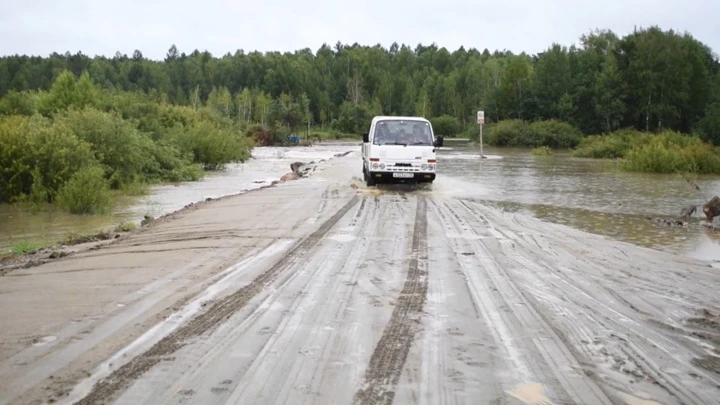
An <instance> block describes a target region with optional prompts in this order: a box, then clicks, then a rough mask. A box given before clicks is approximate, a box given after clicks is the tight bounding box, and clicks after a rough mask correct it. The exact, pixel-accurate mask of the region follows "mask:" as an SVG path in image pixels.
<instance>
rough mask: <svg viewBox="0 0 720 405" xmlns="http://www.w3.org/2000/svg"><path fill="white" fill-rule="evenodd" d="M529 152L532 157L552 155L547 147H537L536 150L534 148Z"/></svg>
mask: <svg viewBox="0 0 720 405" xmlns="http://www.w3.org/2000/svg"><path fill="white" fill-rule="evenodd" d="M531 152H532V154H533V155H536V156H549V155H552V149H550V147H549V146H539V147H537V148H534V149H533V150H532V151H531Z"/></svg>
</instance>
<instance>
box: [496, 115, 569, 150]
mask: <svg viewBox="0 0 720 405" xmlns="http://www.w3.org/2000/svg"><path fill="white" fill-rule="evenodd" d="M581 139H582V133H581V132H580V130H579V129H577V128H575V127H574V126H572V125H571V124H568V123H566V122H562V121H557V120H547V121H535V122H533V123H528V122H526V121H523V120H518V119H513V120H504V121H499V122H496V123H493V124H490V125H488V130H487V142H488V144H490V145H495V146H512V147H526V148H536V147H539V146H548V147H550V148H573V147H575V146H577V144H578V143H579V142H580V140H581Z"/></svg>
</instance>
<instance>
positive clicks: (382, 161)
mask: <svg viewBox="0 0 720 405" xmlns="http://www.w3.org/2000/svg"><path fill="white" fill-rule="evenodd" d="M442 145H443V137H442V136H438V137H437V138H436V137H435V134H434V133H433V129H432V124H430V121H428V120H427V119H425V118H423V117H404V116H376V117H373V119H372V122H371V124H370V130H369V131H368V132H367V133H365V134H363V144H362V161H363V178H364V179H365V183H366V184H367V185H368V186H374V185H376V184H379V183H408V182H413V183H432V182H433V181H434V180H435V173H436V168H437V160H436V156H435V151H436V149H437V148H439V147H442Z"/></svg>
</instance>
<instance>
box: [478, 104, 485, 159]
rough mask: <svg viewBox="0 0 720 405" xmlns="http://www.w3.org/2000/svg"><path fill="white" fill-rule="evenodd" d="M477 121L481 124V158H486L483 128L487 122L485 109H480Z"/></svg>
mask: <svg viewBox="0 0 720 405" xmlns="http://www.w3.org/2000/svg"><path fill="white" fill-rule="evenodd" d="M477 123H478V125H480V160H481V161H482V159H484V158H485V155H484V154H483V136H482V130H483V124H484V123H485V111H483V110H479V111H478V112H477Z"/></svg>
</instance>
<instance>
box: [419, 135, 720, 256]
mask: <svg viewBox="0 0 720 405" xmlns="http://www.w3.org/2000/svg"><path fill="white" fill-rule="evenodd" d="M483 152H484V153H485V154H486V155H495V156H497V157H499V159H482V160H481V159H479V158H478V153H477V151H475V150H472V149H469V148H468V149H466V150H464V151H463V150H460V149H459V148H455V149H453V150H452V151H447V152H445V151H443V152H442V153H441V155H440V156H439V157H438V167H439V177H438V179H439V181H437V184H436V185H435V186H434V187H433V192H437V193H442V194H447V195H452V196H457V197H463V198H470V199H482V200H484V201H490V202H494V203H496V204H497V205H499V206H501V207H503V208H505V209H508V210H520V211H523V212H526V213H528V214H531V215H534V216H536V217H539V218H542V219H546V220H549V221H552V222H555V223H560V224H564V225H568V226H572V227H574V228H578V229H582V230H584V231H588V232H593V233H598V234H603V235H607V236H611V237H614V238H616V239H619V240H624V241H627V242H631V243H634V244H637V245H641V246H645V247H652V248H659V249H663V250H670V251H674V252H679V253H683V254H688V255H690V256H693V257H697V258H701V259H710V260H720V241H719V240H718V239H719V238H718V236H720V233H715V232H713V231H711V230H708V229H707V228H705V227H703V226H701V225H699V222H698V220H699V219H700V214H699V213H700V211H701V209H700V208H701V207H700V205H702V204H703V202H704V201H706V200H707V199H709V198H711V197H712V196H713V195H720V179H719V178H717V177H701V178H697V179H693V180H694V182H695V183H697V184H698V185H699V187H700V189H701V190H702V191H697V190H695V189H694V188H693V187H692V186H690V185H689V184H688V183H687V181H686V180H684V179H683V178H682V177H681V176H678V175H658V174H643V173H627V172H622V171H620V170H618V169H617V167H616V163H615V162H612V161H607V160H595V159H579V158H573V157H571V156H569V154H561V153H556V154H554V155H551V156H533V155H532V154H530V153H529V151H526V150H512V149H493V148H485V150H484V151H483ZM688 205H697V206H698V211H697V212H696V214H695V215H694V216H693V218H692V219H691V220H690V223H689V225H687V226H684V227H681V226H668V225H666V224H663V223H658V222H657V221H654V220H649V219H648V217H653V218H655V217H669V218H674V219H679V217H678V215H679V213H680V210H681V209H682V208H683V207H686V206H688Z"/></svg>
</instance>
